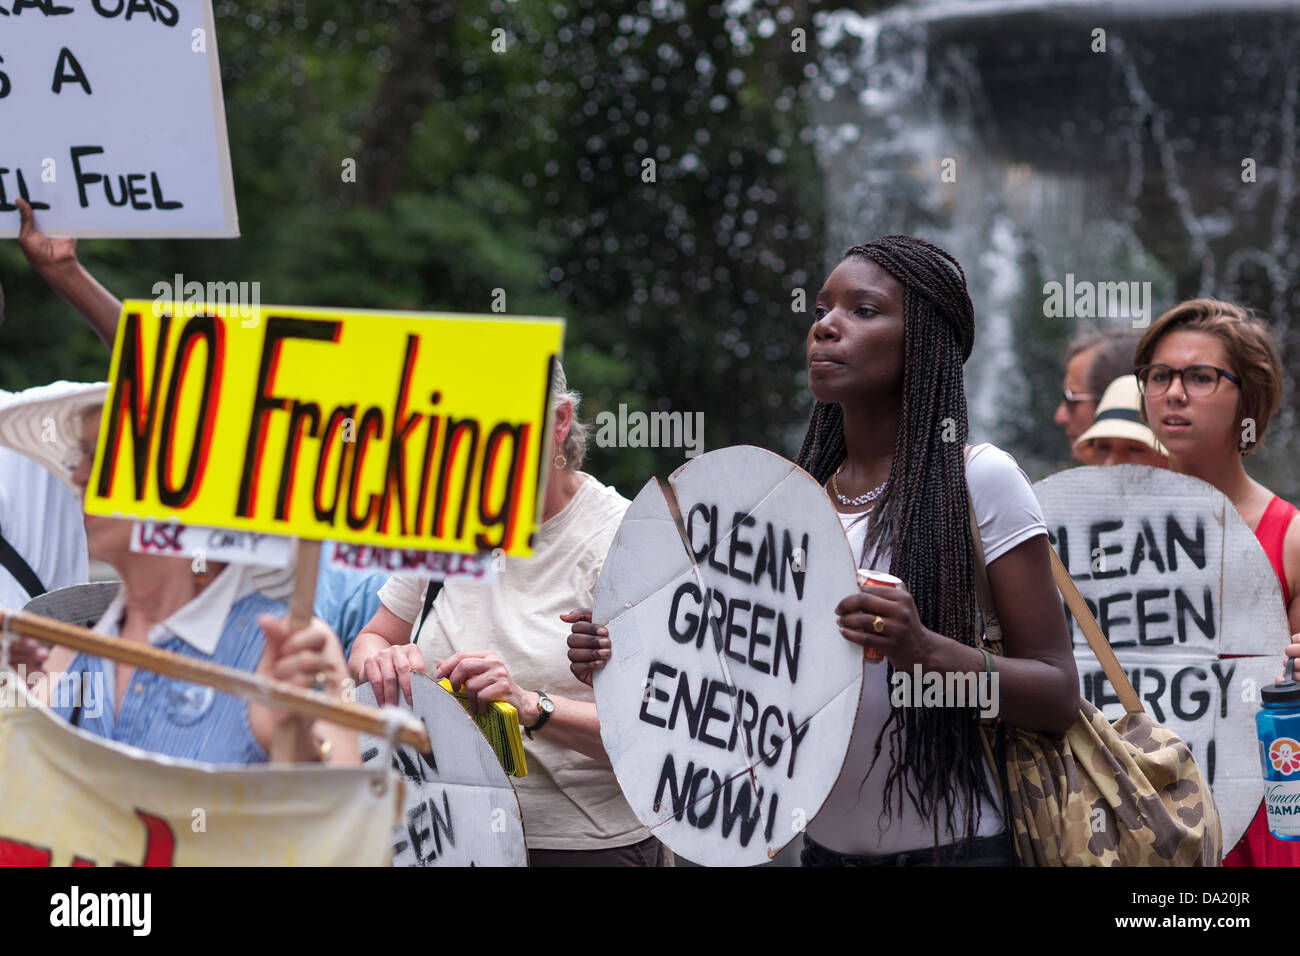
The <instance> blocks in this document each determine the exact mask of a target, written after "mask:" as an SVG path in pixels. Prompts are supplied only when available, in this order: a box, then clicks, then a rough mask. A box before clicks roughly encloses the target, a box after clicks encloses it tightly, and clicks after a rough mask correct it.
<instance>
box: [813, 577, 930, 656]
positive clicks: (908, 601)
mask: <svg viewBox="0 0 1300 956" xmlns="http://www.w3.org/2000/svg"><path fill="white" fill-rule="evenodd" d="M835 613H836V614H837V615H838V616H839V627H840V633H841V634H843V635H844V637H845V638H846V639H848V640H850V641H852V642H853V643H854V644H860V645H862V646H863V647H864V648H871V649H873V650H876V651H879V652H880V653H881V654H883V655H884V656H885V657H887V658H889V662H890V663H891V664H893V665H894V668H895V670H898V669H908V668H911V666H912V665H913V664H920V665H921V666H922V667H929V665H930V663H931V660H932V658H933V650H934V648H935V646H936V644H937V642H938V640H939V635H937V634H935V633H934V632H933V631H931V630H929V629H928V628H926V627H924V626H923V625H922V624H921V619H920V617H919V616H918V615H917V613H916V602H915V601H914V600H913V599H912V595H911V594H909V593H908V592H907V590H906V589H904V588H903V587H901V586H900V587H882V586H879V585H870V584H868V585H864V586H863V588H862V590H860V591H859V592H858V593H856V594H850V595H849V596H848V597H846V598H845V599H844V600H842V601H840V603H839V604H837V605H835Z"/></svg>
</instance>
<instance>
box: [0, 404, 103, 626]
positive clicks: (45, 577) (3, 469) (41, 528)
mask: <svg viewBox="0 0 1300 956" xmlns="http://www.w3.org/2000/svg"><path fill="white" fill-rule="evenodd" d="M20 394H22V393H20V392H19V393H15V392H5V391H0V407H3V406H5V405H7V404H9V403H10V402H11V401H13V400H14V399H15V398H17V397H18V396H19V395H20ZM0 534H3V535H4V537H5V540H6V541H8V542H9V544H10V545H12V546H13V549H14V550H15V551H17V552H18V553H19V554H20V555H22V558H23V560H24V561H26V562H27V565H28V567H30V568H31V569H32V570H33V571H34V572H36V576H37V577H38V578H40V580H41V583H42V584H44V585H45V587H46V590H49V591H53V590H55V589H57V588H65V587H70V586H71V585H73V584H85V583H86V579H87V578H88V577H89V576H90V570H89V560H88V558H87V556H86V528H85V524H84V521H83V518H82V511H81V502H79V501H78V500H77V496H76V495H74V494H73V493H72V492H71V491H69V490H68V488H67V486H66V485H64V484H63V482H61V481H59V479H58V478H56V477H55V476H54V475H52V474H50V472H49V471H47V470H46V469H45V468H44V467H43V466H42V465H39V464H37V463H36V462H35V461H33V460H32V459H30V458H28V457H27V456H26V455H20V454H19V453H18V452H16V451H13V450H12V449H9V448H3V447H0ZM32 597H33V595H30V594H28V593H27V591H26V589H25V588H24V587H23V586H22V585H21V584H19V583H18V579H17V578H15V577H14V576H13V575H12V574H10V573H9V570H8V569H7V568H5V567H3V566H0V605H3V606H4V607H7V608H13V609H16V610H20V609H21V608H22V607H23V606H24V605H25V604H26V603H27V602H28V601H30V600H31V599H32Z"/></svg>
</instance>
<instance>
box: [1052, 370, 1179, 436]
mask: <svg viewBox="0 0 1300 956" xmlns="http://www.w3.org/2000/svg"><path fill="white" fill-rule="evenodd" d="M1141 401H1142V393H1141V392H1140V391H1139V390H1138V380H1137V376H1136V375H1121V376H1120V377H1119V378H1117V379H1115V381H1113V382H1111V383H1110V384H1109V385H1107V386H1106V391H1105V392H1103V393H1102V396H1101V401H1100V402H1098V403H1097V417H1096V418H1094V419H1093V420H1092V424H1091V425H1089V426H1088V430H1087V431H1085V432H1084V433H1083V434H1082V435H1080V436H1079V437H1078V439H1077V440H1076V441H1075V443H1074V447H1075V448H1080V447H1083V446H1086V445H1088V444H1090V443H1091V442H1092V440H1093V439H1095V438H1123V439H1127V440H1129V441H1139V442H1141V443H1142V444H1144V445H1146V446H1147V447H1148V448H1150V449H1152V450H1153V451H1155V453H1156V454H1158V455H1168V454H1169V452H1168V451H1167V450H1166V449H1165V446H1164V445H1162V444H1160V442H1159V441H1157V440H1156V436H1155V434H1154V433H1153V432H1152V431H1151V429H1150V428H1149V427H1147V425H1145V424H1144V423H1143V421H1142V418H1141V416H1140V415H1139V414H1138V408H1139V407H1140V403H1141Z"/></svg>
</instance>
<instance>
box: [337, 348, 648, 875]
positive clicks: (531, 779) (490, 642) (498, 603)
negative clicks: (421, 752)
mask: <svg viewBox="0 0 1300 956" xmlns="http://www.w3.org/2000/svg"><path fill="white" fill-rule="evenodd" d="M551 385H552V388H551V409H552V413H553V416H552V417H553V425H552V432H551V457H550V462H549V467H550V472H549V474H548V476H547V481H546V494H545V497H544V499H543V503H542V523H541V525H540V526H539V527H538V529H537V532H536V533H535V535H534V536H533V542H532V544H533V556H532V557H531V558H512V557H506V558H504V559H502V561H503V566H501V567H500V568H499V574H498V575H497V578H496V580H491V581H488V580H475V579H470V578H467V577H452V578H449V579H447V581H446V582H445V584H444V585H443V586H442V588H441V590H437V593H436V597H435V599H434V600H433V602H432V605H431V606H430V607H429V610H428V613H427V614H426V613H424V608H425V607H426V598H427V594H428V582H427V581H425V580H423V579H421V578H419V577H417V576H413V575H406V574H396V575H394V576H393V577H392V578H390V579H389V581H388V583H387V584H385V585H384V587H383V588H382V589H381V590H380V592H379V599H380V601H381V606H380V608H379V610H378V611H377V612H376V614H375V616H374V617H373V618H372V619H371V621H370V623H369V624H367V625H366V627H365V628H364V629H363V630H362V631H361V633H360V634H359V635H358V636H357V639H356V643H355V644H353V646H352V653H351V657H350V659H349V661H348V666H349V669H350V670H351V672H352V676H353V678H354V679H355V680H356V681H357V683H358V684H360V683H365V682H367V681H368V682H369V683H370V685H371V687H372V688H373V689H374V692H375V698H376V700H377V701H378V702H379V703H380V704H381V705H382V704H384V703H394V702H396V701H397V699H398V694H399V692H400V693H401V694H402V695H403V696H404V697H405V698H406V700H407V701H408V702H409V701H410V700H411V672H412V671H418V672H420V673H425V674H428V676H430V677H432V678H433V679H435V680H441V679H443V678H447V679H449V680H450V681H451V683H452V685H453V686H454V687H460V686H461V685H464V687H465V689H466V691H467V692H468V694H469V699H470V703H471V706H473V707H474V708H475V710H477V711H480V712H481V711H482V710H484V709H485V708H486V707H487V705H488V704H489V703H490V702H492V701H495V700H503V701H506V702H508V703H510V704H512V705H513V706H514V708H515V709H516V710H517V711H518V713H519V723H520V725H521V726H522V727H523V728H524V729H525V730H526V732H527V739H526V740H525V741H524V750H525V752H526V754H527V758H528V775H527V776H525V777H521V778H519V779H517V780H516V781H515V790H516V792H517V793H518V795H519V806H520V809H521V811H522V813H523V818H524V828H525V830H526V832H527V834H528V845H529V864H530V865H532V866H547V865H552V866H583V865H591V866H619V865H623V866H658V865H671V862H672V855H671V853H669V851H668V850H667V849H666V848H664V847H663V846H662V844H660V843H659V841H658V840H656V839H655V838H654V837H652V836H651V835H650V833H649V831H648V830H646V829H645V827H643V826H642V825H641V824H640V823H639V822H638V820H637V818H636V815H635V814H634V813H633V812H632V809H631V807H629V806H628V804H627V801H626V800H624V798H623V794H622V792H621V791H620V790H619V787H618V782H617V781H616V780H615V779H614V772H613V770H612V769H611V768H610V765H609V758H608V757H607V756H606V755H605V750H604V747H603V746H602V745H601V742H600V722H599V720H598V718H597V716H596V704H595V699H594V697H593V695H592V690H591V688H590V687H588V686H587V685H586V684H583V683H582V682H580V681H579V680H577V678H575V677H574V676H573V674H572V672H571V671H570V670H569V661H568V657H567V648H568V644H567V641H568V636H569V625H570V624H571V623H572V622H573V620H575V618H574V617H573V615H572V614H571V613H567V612H569V609H570V608H575V607H590V606H591V604H592V599H593V596H594V594H595V590H596V578H597V576H598V575H599V574H600V569H601V566H602V565H603V564H604V561H605V553H606V552H607V551H608V550H609V546H610V542H611V541H613V539H614V532H615V531H617V530H618V525H619V522H620V521H622V519H623V512H624V511H625V510H626V509H627V506H628V500H627V499H626V498H624V497H623V496H622V495H620V494H619V493H618V492H617V491H615V490H614V489H613V488H611V487H609V486H606V485H603V484H601V482H599V481H598V480H597V479H595V478H593V477H592V476H591V475H588V474H586V473H584V472H582V471H580V470H579V469H580V468H581V466H582V460H583V457H584V455H585V453H586V449H587V425H586V424H584V423H583V422H581V421H580V420H579V418H578V402H579V400H580V396H579V395H578V393H577V392H574V391H571V390H570V389H569V387H568V383H567V381H566V380H565V377H564V370H563V369H562V368H561V367H560V366H559V364H558V363H557V364H556V366H555V373H554V375H553V378H552V383H551Z"/></svg>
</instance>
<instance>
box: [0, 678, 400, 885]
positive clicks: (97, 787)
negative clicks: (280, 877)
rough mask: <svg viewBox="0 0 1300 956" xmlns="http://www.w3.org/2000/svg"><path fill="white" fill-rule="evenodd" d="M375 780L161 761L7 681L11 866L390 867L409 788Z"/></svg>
mask: <svg viewBox="0 0 1300 956" xmlns="http://www.w3.org/2000/svg"><path fill="white" fill-rule="evenodd" d="M375 774H376V771H375V770H374V769H372V768H367V769H362V768H360V767H310V768H302V767H299V768H293V769H287V768H275V769H272V768H270V767H241V768H228V769H227V768H222V769H217V768H216V767H213V766H212V765H210V764H200V763H194V762H191V761H184V760H174V759H171V758H168V757H160V756H157V755H155V754H149V753H146V752H145V751H143V750H138V749H136V748H134V747H126V746H123V745H121V744H117V743H114V742H112V741H108V740H104V739H103V738H101V737H96V736H95V735H93V734H90V733H86V732H85V731H81V730H78V729H76V728H75V727H72V726H70V725H68V724H66V723H64V722H63V721H61V720H59V719H58V718H57V717H55V716H54V715H53V714H51V713H50V712H49V711H48V710H46V709H45V708H43V707H40V706H39V705H37V704H36V703H35V702H34V701H32V700H31V698H30V697H28V696H27V692H26V690H25V689H24V688H23V687H22V685H21V683H20V682H19V681H18V680H16V679H14V678H13V675H12V674H10V675H8V678H7V679H0V866H115V865H118V864H126V865H130V866H383V865H386V864H387V863H388V860H389V855H390V846H389V835H390V834H391V832H392V826H393V821H394V818H395V810H396V800H395V799H394V794H395V792H396V787H397V785H398V783H397V778H396V777H395V776H394V775H393V774H391V772H389V773H387V774H386V775H385V777H386V785H385V786H384V787H383V788H382V789H383V793H382V794H377V793H375V792H373V791H372V786H373V784H374V782H375Z"/></svg>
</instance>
